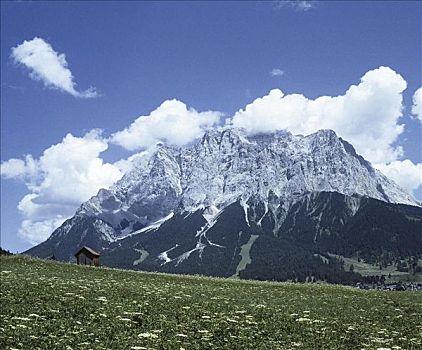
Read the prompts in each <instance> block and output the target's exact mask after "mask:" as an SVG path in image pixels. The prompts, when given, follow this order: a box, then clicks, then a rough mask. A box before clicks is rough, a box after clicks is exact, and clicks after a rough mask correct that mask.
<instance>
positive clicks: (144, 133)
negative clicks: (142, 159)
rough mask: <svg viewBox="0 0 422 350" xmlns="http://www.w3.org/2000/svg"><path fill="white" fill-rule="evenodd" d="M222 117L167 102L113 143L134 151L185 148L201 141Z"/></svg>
mask: <svg viewBox="0 0 422 350" xmlns="http://www.w3.org/2000/svg"><path fill="white" fill-rule="evenodd" d="M221 116H222V114H221V113H219V112H215V111H206V112H197V111H196V110H195V109H193V108H189V109H188V108H187V106H186V105H185V104H184V103H183V102H180V101H178V100H175V99H173V100H167V101H165V102H163V103H162V104H161V105H160V106H159V107H158V108H157V109H155V110H154V111H152V112H151V113H150V114H149V115H148V116H140V117H139V118H137V119H136V120H135V121H134V122H133V123H132V124H131V125H130V126H129V127H128V128H126V129H124V130H122V131H119V132H117V133H115V134H113V135H112V138H111V141H112V142H113V143H116V144H118V145H120V146H122V147H124V148H126V149H128V150H132V151H133V150H137V149H142V148H148V147H151V146H153V145H155V144H156V143H157V142H158V141H165V142H167V143H169V144H174V145H177V146H181V145H184V144H186V143H189V142H191V141H193V140H195V139H196V138H197V137H200V136H201V135H202V134H203V133H204V130H206V129H207V128H210V127H212V126H214V125H216V124H217V123H218V122H219V120H220V117H221Z"/></svg>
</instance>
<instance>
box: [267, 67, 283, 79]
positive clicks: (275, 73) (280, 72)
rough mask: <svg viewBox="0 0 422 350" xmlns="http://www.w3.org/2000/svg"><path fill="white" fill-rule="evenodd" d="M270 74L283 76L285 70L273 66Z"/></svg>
mask: <svg viewBox="0 0 422 350" xmlns="http://www.w3.org/2000/svg"><path fill="white" fill-rule="evenodd" d="M270 75H271V76H273V77H282V76H283V75H284V70H281V69H280V68H273V69H272V70H271V72H270Z"/></svg>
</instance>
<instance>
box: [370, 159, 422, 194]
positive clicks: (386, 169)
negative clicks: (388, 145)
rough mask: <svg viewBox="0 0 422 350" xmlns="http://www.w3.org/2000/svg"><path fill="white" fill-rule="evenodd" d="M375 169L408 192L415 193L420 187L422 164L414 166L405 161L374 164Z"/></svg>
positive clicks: (407, 160)
mask: <svg viewBox="0 0 422 350" xmlns="http://www.w3.org/2000/svg"><path fill="white" fill-rule="evenodd" d="M375 167H376V168H377V169H379V170H380V171H381V172H382V173H384V175H386V176H387V177H389V178H390V179H392V180H394V181H395V182H396V183H398V184H399V185H400V186H402V187H403V188H405V189H407V190H408V191H415V190H416V189H418V188H419V186H422V163H418V164H414V163H413V162H412V161H410V160H409V159H406V160H403V161H400V160H396V161H394V162H391V163H389V164H376V165H375Z"/></svg>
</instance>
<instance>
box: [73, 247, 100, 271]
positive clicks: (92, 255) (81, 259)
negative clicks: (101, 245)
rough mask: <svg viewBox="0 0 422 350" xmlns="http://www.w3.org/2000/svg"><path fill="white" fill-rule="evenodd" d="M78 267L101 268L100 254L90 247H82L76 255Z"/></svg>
mask: <svg viewBox="0 0 422 350" xmlns="http://www.w3.org/2000/svg"><path fill="white" fill-rule="evenodd" d="M75 257H76V262H77V264H78V265H94V266H100V254H98V253H97V252H96V251H95V250H92V249H91V248H89V247H82V248H81V249H79V250H78V252H77V253H76V254H75Z"/></svg>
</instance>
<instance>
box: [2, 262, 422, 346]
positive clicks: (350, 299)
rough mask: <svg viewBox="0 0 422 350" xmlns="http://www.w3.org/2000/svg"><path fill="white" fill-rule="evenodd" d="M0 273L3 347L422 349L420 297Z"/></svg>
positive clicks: (158, 277) (85, 270)
mask: <svg viewBox="0 0 422 350" xmlns="http://www.w3.org/2000/svg"><path fill="white" fill-rule="evenodd" d="M0 267H1V298H0V304H1V315H0V316H1V324H0V349H178V350H180V349H186V350H189V349H422V293H418V292H381V291H363V290H357V289H352V288H349V287H342V286H330V285H310V284H288V283H269V282H267V283H266V282H251V281H239V280H223V279H215V278H203V277H186V276H172V275H164V274H154V273H140V272H131V271H122V270H117V269H108V268H94V267H85V266H75V265H69V264H62V263H56V262H52V261H42V260H36V259H30V258H25V257H19V256H14V257H0Z"/></svg>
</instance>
